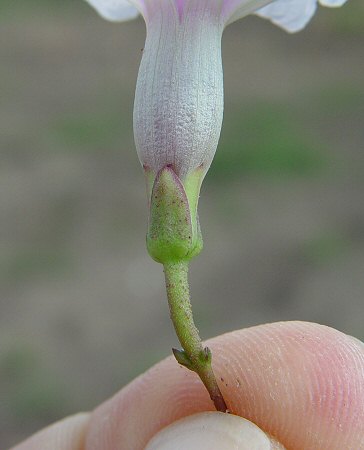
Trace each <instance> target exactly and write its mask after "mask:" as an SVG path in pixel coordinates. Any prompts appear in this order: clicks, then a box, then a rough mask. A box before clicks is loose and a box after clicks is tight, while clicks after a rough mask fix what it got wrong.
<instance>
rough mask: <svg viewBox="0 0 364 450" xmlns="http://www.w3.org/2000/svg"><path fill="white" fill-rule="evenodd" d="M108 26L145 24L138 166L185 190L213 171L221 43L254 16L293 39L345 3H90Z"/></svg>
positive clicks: (136, 116)
mask: <svg viewBox="0 0 364 450" xmlns="http://www.w3.org/2000/svg"><path fill="white" fill-rule="evenodd" d="M86 1H87V2H88V3H89V4H91V5H92V6H93V7H94V8H96V9H97V11H98V12H99V13H100V15H101V16H103V17H104V18H106V19H109V20H113V21H124V20H129V19H132V18H134V17H136V16H138V14H141V15H142V16H143V17H144V20H145V22H146V27H147V38H146V43H145V47H144V51H143V58H142V62H141V66H140V70H139V75H138V81H137V88H136V95H135V103H134V135H135V143H136V148H137V152H138V156H139V159H140V161H141V163H142V164H143V166H144V167H147V168H148V173H149V174H150V171H151V172H152V173H154V174H157V173H158V171H159V170H160V169H161V168H163V167H165V166H166V165H171V166H173V168H174V170H175V172H176V174H177V175H178V176H179V177H180V178H181V180H182V182H183V181H184V180H185V179H186V177H187V176H188V175H189V174H190V173H192V172H194V171H195V170H196V169H197V168H200V169H202V170H200V173H201V174H202V177H203V176H204V174H205V173H206V171H207V169H208V168H209V166H210V164H211V161H212V158H213V156H214V154H215V151H216V147H217V144H218V140H219V136H220V130H221V124H222V116H223V73H222V63H221V36H222V33H223V30H224V28H225V27H226V26H227V25H228V24H229V23H232V22H234V21H235V20H238V19H240V18H242V17H244V16H246V15H249V14H257V15H258V16H260V17H263V18H266V19H269V20H270V21H271V22H273V23H274V24H276V25H279V26H280V27H282V28H284V29H285V30H287V31H289V32H295V31H299V30H301V29H302V28H303V27H304V26H305V25H306V24H307V23H308V21H309V20H310V19H311V18H312V16H313V15H314V13H315V11H316V8H317V4H321V5H323V6H332V7H334V6H341V5H342V4H343V3H345V1H346V0H318V1H317V0H273V1H272V0H86Z"/></svg>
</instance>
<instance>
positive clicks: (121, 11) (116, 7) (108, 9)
mask: <svg viewBox="0 0 364 450" xmlns="http://www.w3.org/2000/svg"><path fill="white" fill-rule="evenodd" d="M86 2H87V3H89V4H90V5H91V6H93V7H94V8H95V9H96V11H97V12H98V13H99V14H100V16H102V17H103V18H104V19H106V20H111V21H113V22H123V21H124V20H130V19H134V18H135V17H137V15H138V14H139V11H138V10H137V9H136V8H135V6H133V5H132V4H131V3H130V2H128V1H127V0H86Z"/></svg>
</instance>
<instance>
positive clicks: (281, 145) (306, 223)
mask: <svg viewBox="0 0 364 450" xmlns="http://www.w3.org/2000/svg"><path fill="white" fill-rule="evenodd" d="M363 19H364V7H363V5H362V4H361V2H358V1H357V2H355V1H353V2H352V3H350V2H348V5H347V6H345V7H344V8H342V9H337V10H335V11H332V10H330V11H329V10H324V8H321V11H320V12H319V14H318V15H317V17H316V18H315V19H314V21H313V22H312V23H311V24H310V26H309V27H308V28H307V29H306V30H305V31H303V32H301V33H299V34H297V35H293V36H290V35H287V34H285V33H284V32H282V31H281V30H279V29H277V28H275V27H273V26H272V25H270V24H269V23H267V22H265V21H263V20H260V19H258V18H254V17H252V18H248V19H245V20H243V21H241V22H238V23H236V24H234V25H232V26H230V28H229V29H228V30H227V31H226V33H225V36H224V40H223V57H224V67H225V95H226V97H225V101H226V106H225V119H224V127H223V132H222V137H221V144H220V147H219V149H218V153H217V156H216V159H215V161H214V163H213V166H212V168H211V171H210V173H209V174H208V176H207V179H206V181H205V183H204V186H203V189H202V194H201V199H200V218H201V225H202V231H203V235H204V241H205V248H204V251H203V252H202V254H201V255H200V256H199V257H198V258H197V259H196V261H194V262H193V263H192V268H191V290H192V297H193V303H194V312H195V319H196V322H197V324H198V326H199V329H200V332H201V334H202V336H203V337H205V338H207V337H210V336H213V335H216V334H219V333H223V332H226V331H229V330H232V329H235V328H242V327H247V326H251V325H254V324H259V323H264V322H271V321H279V320H291V319H298V320H309V321H315V322H319V323H322V324H326V325H329V326H333V327H336V328H338V329H340V330H342V331H344V332H346V333H349V334H352V335H355V336H356V337H358V338H360V339H364V325H363V323H364V321H363V319H364V314H363V295H364V277H363V267H364V202H363V195H364V175H363V173H364V151H363V150H364V58H363V48H364V28H363V27H362V23H363ZM144 36H145V30H144V25H143V22H142V21H141V20H137V21H134V22H130V23H125V24H122V25H111V24H109V23H107V22H104V21H102V20H101V19H100V18H98V17H97V16H96V14H95V13H94V12H93V11H92V10H91V9H90V8H89V7H87V5H86V4H84V3H83V2H81V1H80V2H71V1H65V2H64V4H62V6H61V2H57V1H55V0H53V1H49V2H44V1H25V0H23V1H19V2H11V1H3V2H2V6H1V7H0V81H1V89H0V98H1V100H0V149H1V150H0V216H1V222H0V247H1V252H0V279H1V286H0V398H1V402H0V443H1V444H0V447H1V448H7V447H8V446H10V445H12V444H14V443H16V442H17V441H19V440H20V439H22V438H24V437H25V436H27V435H28V434H29V433H32V432H34V431H35V430H36V429H38V428H40V427H42V426H45V425H46V424H48V423H50V422H52V421H54V420H56V419H58V418H61V417H63V416H64V415H65V414H70V413H73V412H77V411H81V410H89V409H91V408H93V407H95V406H96V405H97V404H98V403H100V402H101V401H102V400H104V399H105V398H107V397H108V396H110V395H112V394H113V393H114V392H116V391H117V390H118V389H120V388H121V387H122V386H123V385H124V384H125V383H127V382H128V381H130V380H131V379H132V378H133V377H134V376H135V375H137V374H139V373H141V372H142V371H144V370H146V369H147V368H148V367H149V366H150V365H152V364H153V363H155V362H157V361H158V360H159V359H160V358H163V357H164V356H166V355H168V354H170V349H171V347H172V346H176V345H177V343H176V338H175V336H174V333H173V329H172V326H171V323H170V321H169V317H168V310H167V305H166V298H165V292H164V286H163V276H162V275H163V274H162V268H161V267H160V266H159V265H158V264H156V263H154V262H153V261H152V260H151V259H150V258H149V257H148V255H147V252H146V249H145V229H146V217H147V210H146V199H145V192H144V180H143V175H142V171H141V169H140V166H139V162H138V160H137V156H136V152H135V149H134V144H133V135H132V120H131V118H132V108H133V91H134V87H135V81H136V75H137V71H138V64H139V61H140V58H141V50H142V48H143V45H144Z"/></svg>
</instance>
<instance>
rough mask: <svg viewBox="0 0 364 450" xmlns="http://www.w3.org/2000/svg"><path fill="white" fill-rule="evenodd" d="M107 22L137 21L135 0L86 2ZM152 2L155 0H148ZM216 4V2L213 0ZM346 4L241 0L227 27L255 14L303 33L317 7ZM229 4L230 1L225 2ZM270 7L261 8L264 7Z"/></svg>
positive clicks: (338, 0) (311, 0)
mask: <svg viewBox="0 0 364 450" xmlns="http://www.w3.org/2000/svg"><path fill="white" fill-rule="evenodd" d="M85 1H86V2H87V3H89V4H90V5H91V6H92V7H94V8H95V9H96V10H97V11H98V13H99V14H100V15H101V16H102V17H103V18H104V19H107V20H110V21H113V22H124V21H127V20H131V19H134V18H136V17H137V16H138V15H139V11H138V9H137V7H136V6H134V3H135V4H137V2H135V1H134V0H130V1H129V0H85ZM146 1H151V2H152V1H153V0H146ZM211 1H213V0H211ZM346 1H347V0H273V1H272V2H271V3H268V2H269V0H255V1H251V0H240V1H238V2H236V4H235V5H234V6H235V11H234V12H233V14H232V15H231V16H230V18H229V20H228V21H227V23H231V22H234V21H236V20H238V19H240V18H242V17H244V16H246V15H247V14H251V13H254V14H256V15H258V16H259V17H262V18H264V19H267V20H270V21H271V22H272V23H274V24H275V25H278V26H279V27H281V28H283V29H284V30H286V31H288V32H290V33H294V32H297V31H300V30H302V29H303V28H304V27H305V26H306V25H307V23H308V22H309V21H310V20H311V18H312V17H313V15H314V14H315V11H316V9H317V4H318V3H320V4H321V5H322V6H328V7H339V6H342V5H343V4H344V3H345V2H346ZM225 2H226V4H227V5H228V4H229V0H225ZM264 3H268V4H267V5H266V6H263V7H261V5H262V4H264Z"/></svg>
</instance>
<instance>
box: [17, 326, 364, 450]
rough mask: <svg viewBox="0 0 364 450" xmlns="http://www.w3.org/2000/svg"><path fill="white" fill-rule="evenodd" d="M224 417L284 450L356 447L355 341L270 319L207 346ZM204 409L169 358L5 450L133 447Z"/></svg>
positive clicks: (358, 365)
mask: <svg viewBox="0 0 364 450" xmlns="http://www.w3.org/2000/svg"><path fill="white" fill-rule="evenodd" d="M207 344H208V346H209V347H210V348H211V349H212V351H213V355H214V361H213V365H214V370H215V373H216V375H217V378H218V380H219V385H220V388H221V390H222V393H223V395H224V398H225V399H226V402H227V404H228V407H229V409H230V410H231V412H232V413H234V414H236V415H239V416H242V417H245V418H247V419H249V420H251V421H252V422H254V423H256V424H257V425H258V426H259V427H260V428H261V429H263V430H264V431H265V432H267V433H269V434H271V435H273V436H275V438H276V439H277V440H278V441H279V442H280V443H281V444H283V445H284V446H285V448H286V449H288V450H343V449H345V450H364V344H363V343H361V342H360V341H358V340H357V339H355V338H352V337H351V336H348V335H345V334H343V333H341V332H339V331H337V330H335V329H332V328H329V327H325V326H322V325H318V324H313V323H307V322H279V323H273V324H268V325H260V326H257V327H253V328H248V329H244V330H238V331H234V332H232V333H228V334H225V335H222V336H219V337H216V338H214V339H211V340H210V341H208V342H207ZM213 409H214V408H213V405H212V403H211V401H210V399H209V397H208V394H207V392H206V390H205V389H204V387H203V386H202V384H201V382H200V381H199V379H198V378H197V376H196V375H195V374H194V373H192V372H189V371H187V370H186V369H185V368H182V367H180V366H178V364H177V363H176V361H175V360H174V359H173V358H172V357H169V358H167V359H165V360H164V361H162V362H160V363H159V364H157V365H156V366H154V367H152V368H151V369H150V370H148V371H147V372H146V373H145V374H143V375H141V376H139V377H138V378H136V379H135V380H134V381H132V382H131V383H130V384H129V385H127V386H126V387H124V388H123V389H122V390H121V391H119V392H118V393H117V394H116V395H115V396H114V397H112V398H111V399H109V400H107V401H106V402H105V403H103V404H101V405H100V406H99V407H97V408H96V409H95V410H94V411H93V412H91V413H83V414H78V415H75V416H72V417H69V418H67V419H64V420H63V421H61V422H58V423H57V424H55V425H53V426H51V427H48V428H47V429H45V430H43V431H41V432H39V433H37V434H36V435H34V436H32V437H31V438H29V439H28V440H26V441H25V442H23V443H21V444H19V445H18V446H16V447H14V448H13V449H12V450H35V449H37V450H46V449H50V448H52V449H53V450H142V449H143V448H144V447H145V445H146V444H147V442H148V441H149V440H150V439H151V438H152V437H153V436H154V435H155V434H156V433H157V432H158V431H160V430H161V429H162V428H164V427H165V426H167V425H169V424H171V423H173V422H175V421H176V420H178V419H180V418H183V417H185V416H189V415H191V414H193V413H197V412H202V411H212V410H213Z"/></svg>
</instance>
